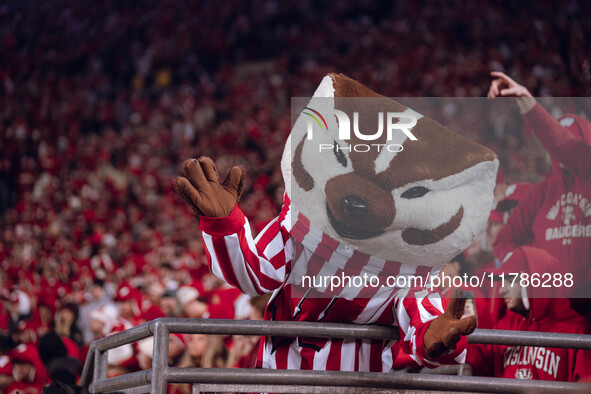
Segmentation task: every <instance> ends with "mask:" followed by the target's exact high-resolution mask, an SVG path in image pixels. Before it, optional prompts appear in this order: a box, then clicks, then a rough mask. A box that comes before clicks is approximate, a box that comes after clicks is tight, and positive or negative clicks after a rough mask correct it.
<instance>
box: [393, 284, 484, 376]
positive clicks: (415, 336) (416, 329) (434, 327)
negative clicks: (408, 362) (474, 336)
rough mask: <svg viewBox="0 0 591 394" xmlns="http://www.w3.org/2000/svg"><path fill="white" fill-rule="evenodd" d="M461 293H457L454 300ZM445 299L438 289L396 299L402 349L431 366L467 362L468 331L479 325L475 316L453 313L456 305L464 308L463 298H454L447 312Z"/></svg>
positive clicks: (459, 296) (426, 365) (414, 358)
mask: <svg viewBox="0 0 591 394" xmlns="http://www.w3.org/2000/svg"><path fill="white" fill-rule="evenodd" d="M461 297H462V296H461V295H458V294H456V298H452V299H451V300H455V299H458V300H462V298H461ZM444 301H446V300H445V299H442V298H441V297H440V296H439V294H437V293H432V294H430V295H429V296H428V297H420V296H419V295H418V294H417V295H416V296H412V297H411V296H407V297H405V298H398V299H396V303H395V308H396V310H395V312H396V316H397V318H398V328H399V330H400V338H401V346H402V350H403V351H404V352H405V353H407V354H409V355H410V356H411V358H412V359H413V360H414V361H416V362H417V363H418V364H419V365H423V366H425V367H427V368H436V367H438V366H439V365H449V364H462V363H464V362H465V359H466V347H467V345H468V340H467V339H466V336H465V335H467V334H470V333H471V332H472V331H474V329H475V328H476V320H475V319H474V318H469V319H462V320H459V317H458V316H452V314H453V312H452V309H455V308H456V306H457V307H458V308H460V307H461V308H463V302H461V301H460V302H459V303H457V302H455V301H454V302H450V303H449V304H448V305H447V308H446V310H445V312H444V311H443V307H444V305H445V303H444ZM425 344H427V345H425Z"/></svg>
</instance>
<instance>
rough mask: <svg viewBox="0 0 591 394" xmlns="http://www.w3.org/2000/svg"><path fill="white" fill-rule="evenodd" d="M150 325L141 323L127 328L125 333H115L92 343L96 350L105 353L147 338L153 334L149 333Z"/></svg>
mask: <svg viewBox="0 0 591 394" xmlns="http://www.w3.org/2000/svg"><path fill="white" fill-rule="evenodd" d="M150 323H151V322H150ZM150 323H143V324H140V325H139V326H135V327H132V328H128V329H127V330H125V331H121V332H116V333H114V334H111V335H109V336H107V337H104V338H101V339H97V340H96V341H94V344H95V346H96V349H97V350H100V351H105V350H109V349H113V348H116V347H118V346H122V345H126V344H128V343H132V342H135V341H139V340H140V339H144V338H147V337H149V336H151V335H152V334H153V331H150V328H151V327H152V326H151V325H150Z"/></svg>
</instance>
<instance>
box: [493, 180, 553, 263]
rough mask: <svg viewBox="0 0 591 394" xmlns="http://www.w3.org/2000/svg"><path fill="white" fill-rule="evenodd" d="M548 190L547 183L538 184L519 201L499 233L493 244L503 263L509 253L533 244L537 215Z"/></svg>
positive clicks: (496, 254)
mask: <svg viewBox="0 0 591 394" xmlns="http://www.w3.org/2000/svg"><path fill="white" fill-rule="evenodd" d="M546 190H547V187H546V183H545V181H542V182H540V183H537V184H536V185H534V186H533V187H532V188H531V189H530V190H529V192H528V193H527V194H526V195H525V196H524V197H523V199H522V200H520V201H519V204H517V206H516V207H515V210H514V211H513V212H512V213H511V215H510V216H509V219H508V220H507V224H506V225H505V226H504V227H503V228H502V229H501V231H499V233H498V235H497V237H496V238H495V241H494V243H493V253H494V255H495V257H497V258H498V259H499V260H501V261H503V260H504V259H505V256H507V254H508V253H509V252H512V251H513V250H515V249H517V248H518V247H520V246H523V245H529V244H531V243H532V242H533V240H534V233H533V230H532V227H533V223H534V220H535V218H536V215H537V213H538V211H539V209H540V207H541V206H542V204H543V203H544V197H545V191H546Z"/></svg>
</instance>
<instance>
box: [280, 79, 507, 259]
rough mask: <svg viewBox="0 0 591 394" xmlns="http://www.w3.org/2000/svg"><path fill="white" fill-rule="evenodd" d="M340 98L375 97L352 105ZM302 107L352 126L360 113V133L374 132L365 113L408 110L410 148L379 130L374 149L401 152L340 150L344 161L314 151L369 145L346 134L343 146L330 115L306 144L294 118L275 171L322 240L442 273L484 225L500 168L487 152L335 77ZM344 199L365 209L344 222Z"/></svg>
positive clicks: (301, 124) (303, 127)
mask: <svg viewBox="0 0 591 394" xmlns="http://www.w3.org/2000/svg"><path fill="white" fill-rule="evenodd" d="M347 97H357V98H359V97H368V98H369V97H371V98H374V99H367V100H366V99H363V100H358V102H355V103H354V104H351V100H350V99H346V98H347ZM308 107H309V108H312V109H315V110H317V111H319V112H320V113H327V112H329V111H330V110H334V109H338V110H341V111H343V112H345V113H347V114H348V115H349V117H350V119H353V117H352V112H353V111H356V112H359V113H360V129H363V130H376V129H377V119H376V118H375V116H373V115H367V116H365V115H363V114H364V113H369V112H370V113H373V114H374V115H375V114H376V113H377V112H378V111H381V112H405V111H406V113H413V114H415V115H416V117H417V118H418V121H417V123H416V125H415V126H414V127H412V134H413V135H414V136H416V138H417V140H416V141H413V140H410V139H409V138H408V136H407V135H406V134H405V133H403V132H398V133H393V135H392V137H393V139H392V140H391V141H386V133H385V132H384V133H383V134H382V136H381V138H380V139H379V140H377V141H373V143H382V144H384V143H385V144H389V143H393V144H399V145H402V146H403V148H404V149H403V150H402V151H401V152H398V153H395V152H390V151H388V150H386V149H382V150H381V151H380V152H378V151H377V149H372V150H370V151H369V152H364V153H358V152H353V151H351V152H348V151H346V150H341V152H342V153H343V154H344V157H345V159H346V160H343V157H342V156H341V157H337V155H336V154H335V153H334V152H333V151H330V150H328V151H327V150H324V151H322V152H319V149H318V146H319V144H321V143H323V144H334V143H338V144H339V145H340V146H341V147H346V146H347V145H348V144H355V143H367V141H362V140H359V139H357V137H356V136H355V134H354V133H352V138H351V139H350V140H348V141H342V140H339V139H338V123H337V118H336V117H335V116H334V115H328V116H325V119H326V122H327V125H328V132H326V131H325V132H324V133H321V132H316V133H315V135H314V139H312V140H308V139H307V138H306V136H307V130H308V128H307V125H308V120H309V119H310V118H309V117H307V116H304V115H303V114H300V115H299V117H298V118H297V120H296V122H295V124H294V126H293V128H292V132H291V134H290V137H289V139H288V142H287V144H286V147H285V150H284V153H283V158H282V163H281V168H282V172H283V177H284V180H285V186H286V192H287V194H288V196H289V197H290V199H291V201H292V207H293V208H295V209H296V210H297V211H299V212H300V213H301V214H303V215H304V216H306V217H307V218H309V220H310V221H311V223H312V224H314V225H315V226H317V227H318V228H320V229H321V230H322V231H323V232H325V233H326V234H328V235H329V236H331V237H332V238H334V239H336V240H338V241H339V242H341V243H344V244H348V245H350V246H351V247H352V248H353V249H355V250H358V251H359V252H362V253H364V254H367V255H371V256H375V257H378V258H381V259H384V260H390V261H398V262H400V263H403V264H411V265H421V266H429V267H441V266H443V265H444V264H445V263H446V262H448V261H449V260H450V259H451V258H452V257H453V256H455V255H457V254H458V253H459V252H461V251H462V250H464V249H465V248H467V247H468V246H469V245H470V243H471V242H472V240H473V239H474V238H475V237H476V235H477V234H478V233H479V232H480V230H481V229H482V228H483V227H484V226H485V223H486V220H487V218H488V215H489V213H490V209H491V207H492V204H493V188H494V186H495V178H496V172H497V169H498V165H499V162H498V159H497V157H496V155H495V154H494V153H493V152H492V151H490V150H488V149H487V148H485V147H483V146H481V145H479V144H477V143H475V142H473V141H471V140H469V139H467V138H464V137H462V136H461V135H459V134H457V133H455V132H454V131H452V130H450V129H448V128H446V127H445V126H443V125H441V124H439V123H437V122H436V121H434V120H432V119H429V118H427V117H423V116H421V115H420V114H417V113H416V112H414V111H412V110H411V109H409V108H406V107H405V106H403V105H402V104H399V103H397V102H395V101H393V100H389V99H385V98H382V97H381V96H379V95H378V94H376V93H374V92H373V91H371V90H370V89H368V88H367V87H365V86H363V85H361V84H359V83H358V82H356V81H353V80H351V79H349V78H347V77H345V76H344V75H342V74H338V75H337V74H330V75H327V76H326V77H324V79H323V80H322V83H321V84H320V86H319V87H318V89H317V90H316V92H315V93H314V96H313V98H312V99H311V100H310V102H309V104H308ZM413 188H414V189H413ZM425 190H427V192H425ZM351 201H353V205H355V203H356V202H359V203H360V204H361V205H362V208H363V209H362V210H361V211H359V210H358V211H355V214H353V215H352V214H351V213H350V210H349V211H347V210H346V208H347V207H348V206H349V205H350V204H351ZM345 205H346V206H347V207H345Z"/></svg>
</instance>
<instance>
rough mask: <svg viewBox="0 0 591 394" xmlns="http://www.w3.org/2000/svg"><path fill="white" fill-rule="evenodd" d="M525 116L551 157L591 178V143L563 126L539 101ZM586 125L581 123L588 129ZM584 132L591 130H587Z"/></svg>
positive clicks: (576, 172) (577, 172) (575, 171)
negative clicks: (587, 142)
mask: <svg viewBox="0 0 591 394" xmlns="http://www.w3.org/2000/svg"><path fill="white" fill-rule="evenodd" d="M523 117H524V118H525V120H526V122H527V123H528V125H529V127H530V128H531V130H533V131H534V133H535V134H536V137H538V139H539V140H540V142H541V143H542V145H544V148H546V149H547V150H548V152H549V153H550V156H551V157H553V158H554V159H556V160H558V161H559V162H560V163H562V164H563V165H564V166H565V167H566V168H567V169H568V170H570V171H572V172H574V173H575V174H577V175H579V176H582V177H584V178H585V179H591V146H590V145H587V144H586V143H585V141H584V140H582V139H580V138H577V137H576V136H575V135H574V134H573V133H571V132H570V131H569V130H568V129H567V128H566V127H563V126H562V125H561V124H560V122H559V121H558V120H556V119H554V118H553V117H552V115H550V114H549V113H548V112H547V111H546V110H545V109H544V107H542V106H541V105H540V104H539V103H538V104H536V106H535V107H534V108H533V109H532V110H531V111H529V112H527V113H526V114H524V115H523ZM581 122H583V121H581ZM586 126H587V125H580V126H579V127H581V128H586V129H588V127H586ZM583 133H589V132H588V131H587V130H585V131H583ZM583 137H586V136H583Z"/></svg>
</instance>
